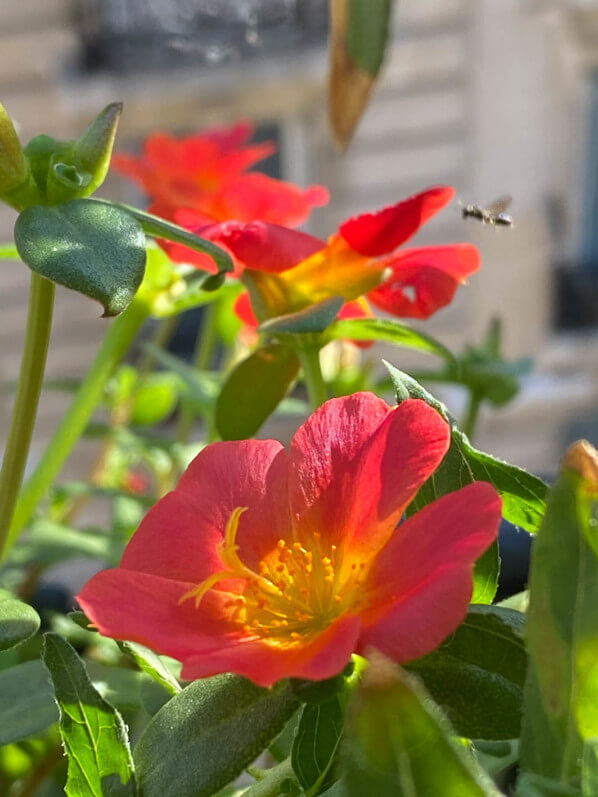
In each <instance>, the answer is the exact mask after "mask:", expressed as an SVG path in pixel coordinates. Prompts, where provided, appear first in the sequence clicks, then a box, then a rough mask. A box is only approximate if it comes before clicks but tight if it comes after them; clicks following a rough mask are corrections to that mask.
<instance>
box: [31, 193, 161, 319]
mask: <svg viewBox="0 0 598 797" xmlns="http://www.w3.org/2000/svg"><path fill="white" fill-rule="evenodd" d="M15 243H16V245H17V249H18V250H19V255H20V257H21V259H22V260H23V262H25V263H27V265H28V266H29V267H30V268H31V269H32V270H33V271H35V272H37V273H38V274H41V275H42V277H46V278H47V279H49V280H52V281H53V282H57V283H58V284H59V285H64V286H65V287H66V288H71V289H72V290H75V291H78V292H79V293H83V294H84V295H85V296H89V297H90V298H91V299H96V300H97V301H98V302H100V303H101V304H102V305H103V307H104V316H114V315H118V314H119V313H122V312H123V310H126V308H127V307H128V306H129V304H130V303H131V301H132V299H133V297H134V296H135V293H136V291H137V288H138V287H139V285H140V284H141V280H142V279H143V273H144V270H145V259H146V253H145V235H144V234H143V230H142V229H141V226H140V225H139V223H138V222H137V221H135V219H133V218H131V216H130V215H128V214H127V213H125V212H123V211H122V210H120V209H118V208H117V207H113V206H111V205H107V204H104V203H103V202H98V201H96V200H93V199H74V200H72V201H71V202H65V203H64V204H62V205H56V206H55V207H44V206H42V205H35V206H33V207H30V208H27V210H24V211H23V213H21V215H20V216H19V218H18V219H17V222H16V224H15Z"/></svg>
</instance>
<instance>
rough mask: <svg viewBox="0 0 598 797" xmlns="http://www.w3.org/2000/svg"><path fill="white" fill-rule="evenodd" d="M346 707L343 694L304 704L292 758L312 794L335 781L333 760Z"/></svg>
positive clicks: (305, 788) (303, 785) (323, 789)
mask: <svg viewBox="0 0 598 797" xmlns="http://www.w3.org/2000/svg"><path fill="white" fill-rule="evenodd" d="M343 722H344V710H343V706H342V703H341V700H340V698H339V697H333V698H332V699H331V700H326V701H325V702H324V703H308V704H307V705H305V706H304V707H303V710H302V712H301V719H300V720H299V725H298V727H297V731H296V734H295V739H294V742H293V749H292V752H291V762H292V764H293V770H294V772H295V775H296V776H297V779H298V780H299V783H300V784H301V786H302V787H303V788H304V790H305V791H306V793H307V794H308V795H310V796H311V795H316V794H321V793H322V792H323V791H325V790H326V789H327V788H328V787H329V786H330V784H331V783H332V781H333V780H334V775H333V773H332V771H331V770H332V767H333V760H334V757H335V754H336V752H337V750H338V746H339V742H340V738H341V733H342V731H343Z"/></svg>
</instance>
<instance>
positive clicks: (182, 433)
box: [177, 301, 218, 444]
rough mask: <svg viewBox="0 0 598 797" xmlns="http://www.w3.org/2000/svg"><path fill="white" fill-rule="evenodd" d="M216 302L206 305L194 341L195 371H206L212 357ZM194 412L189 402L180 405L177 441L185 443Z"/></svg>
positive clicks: (187, 439)
mask: <svg viewBox="0 0 598 797" xmlns="http://www.w3.org/2000/svg"><path fill="white" fill-rule="evenodd" d="M216 304H217V302H216V301H214V302H212V303H211V304H208V305H206V309H205V311H204V317H203V321H202V324H201V329H200V330H199V334H198V336H197V340H196V342H195V349H194V351H193V367H194V368H195V369H196V370H197V371H207V370H208V369H209V368H210V365H211V364H212V360H213V358H214V350H215V348H216V343H217V340H218V336H217V333H216V315H217V308H216ZM193 420H194V412H193V409H192V408H191V407H190V406H189V404H183V405H182V406H181V414H180V417H179V425H178V430H177V440H178V442H179V443H183V444H184V443H187V442H188V441H189V435H190V434H191V429H192V427H193Z"/></svg>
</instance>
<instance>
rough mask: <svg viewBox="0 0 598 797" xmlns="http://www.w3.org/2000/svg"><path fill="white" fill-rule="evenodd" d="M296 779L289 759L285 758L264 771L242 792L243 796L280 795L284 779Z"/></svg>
mask: <svg viewBox="0 0 598 797" xmlns="http://www.w3.org/2000/svg"><path fill="white" fill-rule="evenodd" d="M289 778H290V779H291V780H296V778H295V773H294V772H293V767H292V765H291V759H290V758H287V759H285V760H284V761H282V762H281V763H280V764H277V765H276V766H275V767H272V769H268V770H266V771H265V773H264V777H263V778H262V779H261V780H258V782H257V783H254V784H253V786H250V788H249V789H247V791H244V792H243V797H280V794H281V787H282V785H283V783H284V782H285V780H289Z"/></svg>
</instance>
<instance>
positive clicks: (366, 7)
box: [346, 0, 393, 77]
mask: <svg viewBox="0 0 598 797" xmlns="http://www.w3.org/2000/svg"><path fill="white" fill-rule="evenodd" d="M348 1H349V24H348V27H347V39H346V47H347V54H348V56H349V58H351V60H352V61H353V63H354V64H355V65H356V66H358V67H359V68H360V69H363V71H364V72H367V73H368V74H369V75H371V76H372V77H376V75H377V74H378V72H379V71H380V68H381V66H382V62H383V60H384V52H385V50H386V42H387V40H388V32H389V26H390V16H391V13H392V6H393V0H348Z"/></svg>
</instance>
